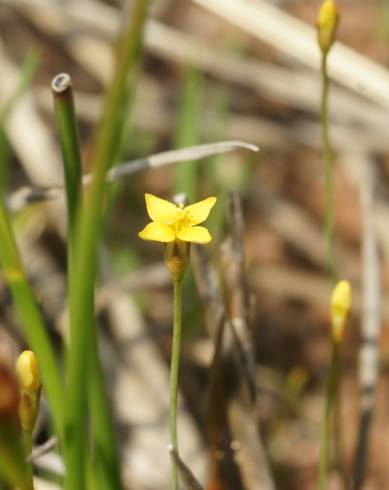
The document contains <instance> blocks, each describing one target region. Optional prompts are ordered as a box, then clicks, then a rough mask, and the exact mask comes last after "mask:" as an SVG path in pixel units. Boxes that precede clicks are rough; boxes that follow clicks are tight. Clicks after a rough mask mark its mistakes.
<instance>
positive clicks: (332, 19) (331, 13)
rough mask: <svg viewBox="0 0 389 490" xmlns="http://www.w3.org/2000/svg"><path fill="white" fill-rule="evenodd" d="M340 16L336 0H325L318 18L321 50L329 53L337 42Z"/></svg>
mask: <svg viewBox="0 0 389 490" xmlns="http://www.w3.org/2000/svg"><path fill="white" fill-rule="evenodd" d="M338 20H339V14H338V9H337V7H336V3H335V2H334V0H324V2H323V3H322V5H321V7H320V10H319V15H318V18H317V29H318V34H319V45H320V48H321V49H322V50H323V51H324V52H327V51H328V50H329V49H330V47H331V45H332V43H333V42H334V40H335V34H336V28H337V25H338Z"/></svg>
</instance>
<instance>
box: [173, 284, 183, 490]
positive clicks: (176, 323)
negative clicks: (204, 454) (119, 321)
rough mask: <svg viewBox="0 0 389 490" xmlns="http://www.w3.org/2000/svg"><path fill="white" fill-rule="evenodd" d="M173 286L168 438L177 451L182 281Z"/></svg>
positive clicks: (175, 479)
mask: <svg viewBox="0 0 389 490" xmlns="http://www.w3.org/2000/svg"><path fill="white" fill-rule="evenodd" d="M173 286H174V299H173V342H172V358H171V364H170V438H171V444H172V446H173V449H174V450H175V451H177V453H178V438H177V399H178V371H179V367H180V350H181V329H182V328H181V327H182V281H173ZM171 489H172V490H178V474H177V464H176V462H175V461H174V459H172V474H171Z"/></svg>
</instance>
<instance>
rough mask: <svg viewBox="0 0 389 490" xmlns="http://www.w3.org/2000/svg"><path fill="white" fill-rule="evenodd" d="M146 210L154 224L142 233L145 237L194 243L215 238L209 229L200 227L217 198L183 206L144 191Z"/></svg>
mask: <svg viewBox="0 0 389 490" xmlns="http://www.w3.org/2000/svg"><path fill="white" fill-rule="evenodd" d="M145 198H146V207H147V212H148V213H149V216H150V218H151V219H152V223H149V224H148V225H146V226H145V228H143V230H142V231H141V232H140V233H139V236H140V238H142V239H143V240H153V241H156V242H163V243H169V242H174V241H176V240H180V241H183V242H191V243H208V242H210V241H211V240H212V237H211V235H210V234H209V231H208V230H207V229H206V228H204V227H203V226H197V225H198V224H200V223H202V222H203V221H205V220H206V219H207V218H208V215H209V213H210V211H211V209H212V208H213V206H214V205H215V202H216V197H208V199H204V200H203V201H199V202H197V203H195V204H190V205H189V206H186V207H184V205H183V204H181V205H179V206H176V205H175V204H173V203H171V202H169V201H165V200H164V199H160V198H159V197H156V196H153V195H152V194H145Z"/></svg>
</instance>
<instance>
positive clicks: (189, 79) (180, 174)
mask: <svg viewBox="0 0 389 490" xmlns="http://www.w3.org/2000/svg"><path fill="white" fill-rule="evenodd" d="M201 101H202V78H201V73H199V72H198V71H197V70H195V69H193V68H188V69H187V72H186V74H185V78H184V83H183V94H182V101H181V105H180V113H179V117H178V127H177V133H176V137H175V146H176V147H177V148H183V147H185V146H191V145H194V144H196V143H198V142H199V139H200V118H201V107H202V104H201ZM174 177H175V179H174V192H175V193H180V192H185V194H186V195H187V197H188V200H189V202H195V201H196V200H197V187H198V167H197V165H196V164H195V162H187V163H185V165H179V166H177V167H176V169H175V174H174Z"/></svg>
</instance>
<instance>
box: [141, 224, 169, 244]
mask: <svg viewBox="0 0 389 490" xmlns="http://www.w3.org/2000/svg"><path fill="white" fill-rule="evenodd" d="M139 236H140V237H141V238H142V239H143V240H153V241H155V242H164V243H167V242H172V241H173V240H174V239H175V238H176V234H175V233H174V231H173V230H172V228H171V227H170V226H168V225H165V224H163V223H149V224H148V225H146V226H145V227H144V228H143V230H142V231H140V232H139Z"/></svg>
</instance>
